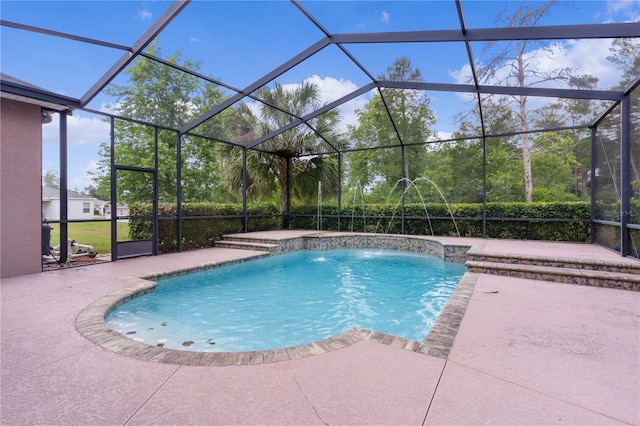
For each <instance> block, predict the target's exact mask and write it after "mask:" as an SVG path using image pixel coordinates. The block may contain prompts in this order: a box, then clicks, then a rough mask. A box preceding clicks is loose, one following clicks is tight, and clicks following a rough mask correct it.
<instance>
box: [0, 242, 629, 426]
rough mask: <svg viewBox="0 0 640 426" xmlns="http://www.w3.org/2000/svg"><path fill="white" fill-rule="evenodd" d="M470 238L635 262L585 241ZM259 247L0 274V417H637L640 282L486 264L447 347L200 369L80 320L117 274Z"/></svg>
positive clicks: (212, 420) (476, 420) (520, 249)
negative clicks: (103, 341)
mask: <svg viewBox="0 0 640 426" xmlns="http://www.w3.org/2000/svg"><path fill="white" fill-rule="evenodd" d="M278 235H286V236H290V235H295V234H278ZM443 241H447V242H451V239H443ZM467 242H469V241H468V240H465V243H467ZM471 242H472V243H473V244H474V245H476V246H481V247H483V249H486V250H487V251H490V252H504V253H525V254H526V253H531V254H543V255H551V256H552V255H556V254H557V255H558V256H560V255H561V256H565V257H567V256H570V257H575V258H583V259H611V260H617V261H628V262H633V261H632V260H624V259H622V258H620V257H619V256H618V255H617V254H615V253H613V252H610V251H608V250H606V249H604V248H600V247H596V246H592V245H585V244H567V243H549V242H524V241H501V240H488V241H484V240H473V241H471ZM256 254H257V253H256V252H251V251H245V250H234V249H223V248H212V249H206V250H199V251H193V252H186V253H177V254H170V255H163V256H157V257H147V258H139V259H131V260H125V261H118V262H114V263H108V264H101V265H94V266H88V267H82V268H75V269H67V270H59V271H53V272H47V273H41V274H34V275H27V276H21V277H16V278H9V279H4V280H2V283H1V287H0V290H1V298H2V305H1V308H2V310H1V345H2V348H1V355H2V375H1V379H2V380H1V384H0V386H1V387H0V391H1V401H0V402H1V404H0V410H1V418H0V423H1V424H3V425H23V424H64V425H71V424H78V425H89V424H91V425H103V424H104V425H116V424H118V425H124V424H128V425H129V424H130V425H135V424H196V425H205V424H408V425H420V424H428V425H442V424H579V425H586V424H593V425H602V424H635V425H638V424H640V403H639V401H640V292H632V291H626V290H614V289H606V288H596V287H587V286H580V285H573V284H560V283H552V282H544V281H533V280H527V279H520V278H509V277H499V276H493V275H485V274H480V275H479V277H478V280H477V284H476V286H475V290H474V292H473V294H472V296H471V300H470V302H469V305H468V307H467V311H466V313H465V315H464V318H463V320H462V323H461V325H460V328H459V330H458V334H457V336H456V338H455V341H454V344H453V347H452V349H451V352H450V353H449V356H448V358H447V359H441V358H435V357H432V356H429V355H425V354H421V353H417V352H412V351H408V350H403V349H399V348H395V347H393V346H389V345H384V344H379V343H376V342H374V341H370V340H363V341H359V342H357V343H355V344H353V345H351V346H348V347H345V348H343V349H339V350H335V351H332V352H327V353H324V354H320V355H315V356H311V357H306V358H302V359H296V360H288V361H283V362H277V363H265V364H261V365H243V366H220V367H215V366H206V367H203V366H198V367H195V366H186V365H175V364H163V363H154V362H147V361H140V360H136V359H132V358H129V357H125V356H122V355H119V354H116V353H114V352H111V351H109V350H107V349H104V348H103V347H101V346H99V345H97V344H95V343H93V342H91V341H89V340H87V339H86V338H85V337H83V336H82V335H80V333H78V331H77V330H76V317H77V316H78V314H79V313H80V312H81V311H82V310H83V309H84V308H85V307H87V306H88V305H89V304H91V303H92V302H94V301H95V300H97V299H99V298H101V297H103V296H105V295H107V294H110V293H112V292H114V291H116V290H120V289H122V288H125V287H127V286H129V285H130V283H129V281H128V279H130V278H126V277H131V276H140V275H145V274H152V273H154V272H156V271H158V270H171V269H180V268H185V267H188V266H189V265H198V264H202V263H205V262H211V261H213V260H215V261H227V260H233V259H238V258H248V257H252V256H255V255H256ZM123 278H124V279H123Z"/></svg>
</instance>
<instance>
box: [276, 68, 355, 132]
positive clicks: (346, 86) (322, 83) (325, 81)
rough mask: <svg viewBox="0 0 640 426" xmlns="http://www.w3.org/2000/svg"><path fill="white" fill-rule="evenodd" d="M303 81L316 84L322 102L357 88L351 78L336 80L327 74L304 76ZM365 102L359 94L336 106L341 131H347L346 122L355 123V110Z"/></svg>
mask: <svg viewBox="0 0 640 426" xmlns="http://www.w3.org/2000/svg"><path fill="white" fill-rule="evenodd" d="M304 81H306V82H310V83H313V84H315V85H317V86H318V88H319V91H320V100H321V102H322V103H331V102H333V101H335V100H338V99H340V98H342V97H343V96H346V95H348V94H349V93H351V92H353V91H355V90H357V89H358V86H357V85H356V84H355V83H354V82H352V81H351V80H345V79H342V78H341V79H340V80H338V79H335V78H333V77H329V76H327V77H324V78H321V77H320V76H318V75H316V74H314V75H312V76H311V77H308V78H306V79H305V80H304ZM283 86H284V87H285V88H286V89H293V88H295V87H297V86H298V84H297V83H294V84H285V85H283ZM366 102H367V99H364V97H363V96H359V97H357V98H355V99H352V100H350V101H349V102H346V103H344V104H342V105H340V106H339V107H338V108H339V109H340V115H341V116H342V121H341V122H340V125H339V126H338V127H339V129H340V131H341V132H346V131H347V125H348V124H351V125H355V124H357V122H358V119H357V116H356V113H355V110H356V109H361V108H362V107H364V105H365V104H366Z"/></svg>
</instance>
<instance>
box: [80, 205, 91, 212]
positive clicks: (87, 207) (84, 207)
mask: <svg viewBox="0 0 640 426" xmlns="http://www.w3.org/2000/svg"><path fill="white" fill-rule="evenodd" d="M82 213H91V203H82Z"/></svg>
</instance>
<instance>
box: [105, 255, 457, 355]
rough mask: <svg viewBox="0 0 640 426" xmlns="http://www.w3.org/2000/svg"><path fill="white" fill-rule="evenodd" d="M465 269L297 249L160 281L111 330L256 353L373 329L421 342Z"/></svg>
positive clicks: (426, 259) (160, 341)
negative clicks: (350, 330)
mask: <svg viewBox="0 0 640 426" xmlns="http://www.w3.org/2000/svg"><path fill="white" fill-rule="evenodd" d="M465 271H466V267H465V266H464V265H462V264H459V263H448V262H444V261H442V260H440V259H439V258H436V257H433V256H427V255H422V254H418V253H410V252H402V251H393V250H377V249H348V250H330V251H298V252H294V253H289V254H283V255H280V256H273V257H267V258H262V259H258V260H253V261H249V262H244V263H239V264H234V265H229V266H224V267H220V268H215V269H209V270H206V271H201V272H195V273H191V274H188V275H182V276H177V277H172V278H167V279H162V280H160V281H159V284H158V286H157V288H156V290H155V291H154V292H153V293H150V294H146V295H143V296H140V297H137V298H135V299H133V300H131V301H129V302H127V303H125V304H123V305H121V306H120V307H118V308H117V309H116V310H114V311H113V312H111V313H110V314H109V315H108V316H107V317H106V319H105V320H106V322H107V324H108V325H109V326H110V327H111V328H113V329H115V330H117V331H119V332H120V333H122V334H125V335H127V336H128V337H130V338H132V339H135V340H139V341H142V342H145V343H147V344H150V345H160V346H164V347H165V348H174V349H185V350H195V351H207V352H219V351H225V352H226V351H229V352H234V351H253V350H266V349H275V348H280V347H285V346H291V345H299V344H304V343H309V342H312V341H315V340H320V339H323V338H326V337H330V336H334V335H337V334H340V333H342V332H344V331H346V330H348V329H350V328H353V327H361V328H367V329H370V330H375V331H379V332H382V333H387V334H393V335H395V336H400V337H404V338H407V339H412V340H418V341H421V340H422V339H424V337H425V336H426V334H427V333H428V331H429V329H430V328H431V326H432V325H433V323H434V321H435V319H436V318H437V316H438V314H439V313H440V311H441V310H442V308H443V307H444V305H445V303H446V302H447V300H448V299H449V296H450V295H451V293H452V292H453V290H454V289H455V287H456V285H457V284H458V282H459V281H460V278H461V277H462V275H463V274H464V273H465Z"/></svg>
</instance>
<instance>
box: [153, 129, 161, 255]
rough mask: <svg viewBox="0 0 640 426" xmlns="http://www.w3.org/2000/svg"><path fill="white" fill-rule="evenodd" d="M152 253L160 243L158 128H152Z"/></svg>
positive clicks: (154, 252)
mask: <svg viewBox="0 0 640 426" xmlns="http://www.w3.org/2000/svg"><path fill="white" fill-rule="evenodd" d="M153 151H154V152H153V157H154V159H153V169H154V171H155V172H154V173H153V204H152V209H153V210H152V212H153V250H152V251H153V254H154V256H155V255H156V254H158V249H159V245H160V223H159V219H158V128H157V127H154V128H153Z"/></svg>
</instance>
